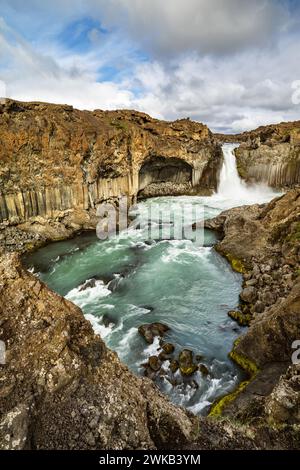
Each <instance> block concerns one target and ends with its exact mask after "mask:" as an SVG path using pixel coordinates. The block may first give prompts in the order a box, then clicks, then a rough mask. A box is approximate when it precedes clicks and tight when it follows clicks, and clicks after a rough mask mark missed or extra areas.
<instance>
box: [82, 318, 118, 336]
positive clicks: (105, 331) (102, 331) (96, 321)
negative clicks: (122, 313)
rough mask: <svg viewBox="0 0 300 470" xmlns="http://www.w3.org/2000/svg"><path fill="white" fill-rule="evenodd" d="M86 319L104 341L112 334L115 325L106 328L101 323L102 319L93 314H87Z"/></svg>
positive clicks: (111, 324)
mask: <svg viewBox="0 0 300 470" xmlns="http://www.w3.org/2000/svg"><path fill="white" fill-rule="evenodd" d="M85 318H86V319H87V320H88V321H89V322H90V323H91V324H92V327H93V330H94V332H95V333H96V334H97V335H100V336H101V338H102V339H104V338H106V337H107V336H109V335H110V334H111V333H112V330H113V327H114V323H110V324H109V325H108V326H104V325H102V324H101V323H100V321H101V318H97V317H96V316H95V315H92V314H91V313H87V314H86V315H85Z"/></svg>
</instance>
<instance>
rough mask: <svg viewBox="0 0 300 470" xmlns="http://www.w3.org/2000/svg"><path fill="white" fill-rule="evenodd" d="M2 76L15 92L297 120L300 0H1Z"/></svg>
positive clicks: (166, 113) (162, 114)
mask: <svg viewBox="0 0 300 470" xmlns="http://www.w3.org/2000/svg"><path fill="white" fill-rule="evenodd" d="M0 80H1V81H2V84H0V92H1V90H2V94H4V92H3V90H4V85H3V82H4V83H5V84H6V93H7V96H9V97H12V98H15V99H19V100H26V101H30V100H38V101H48V102H54V103H69V104H72V105H73V106H75V107H78V108H80V109H95V108H101V109H115V108H134V109H138V110H141V111H145V112H147V113H149V114H151V115H152V116H154V117H158V118H163V119H172V120H173V119H177V118H182V117H187V116H189V117H190V118H192V119H195V120H198V121H202V122H205V123H207V124H208V125H209V127H210V128H211V129H213V130H215V131H225V132H239V131H241V130H245V129H251V128H255V127H257V126H258V125H261V124H267V123H271V122H280V121H283V120H295V119H300V104H297V101H300V100H296V102H295V100H292V96H293V93H295V91H293V88H292V85H293V82H295V81H297V80H298V81H299V83H298V85H299V84H300V1H299V0H251V1H249V0H84V1H82V0H26V1H24V0H0ZM294 86H297V83H296V84H294ZM0 94H1V93H0ZM293 101H294V103H293Z"/></svg>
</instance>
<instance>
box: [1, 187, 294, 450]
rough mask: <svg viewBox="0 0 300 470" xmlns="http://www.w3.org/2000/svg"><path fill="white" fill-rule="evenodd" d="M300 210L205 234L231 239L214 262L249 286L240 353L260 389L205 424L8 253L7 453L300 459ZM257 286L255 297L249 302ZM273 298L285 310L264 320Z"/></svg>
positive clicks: (230, 215) (239, 214)
mask: <svg viewBox="0 0 300 470" xmlns="http://www.w3.org/2000/svg"><path fill="white" fill-rule="evenodd" d="M299 204H300V192H299V191H297V190H293V191H290V192H289V193H288V194H287V195H285V196H283V197H281V198H278V199H277V200H274V201H272V202H271V203H269V204H267V205H264V206H250V207H243V208H236V209H232V210H229V211H226V212H225V213H222V214H221V215H220V216H218V217H216V218H215V219H213V220H210V221H207V222H206V223H205V224H206V226H207V227H208V228H210V229H214V230H218V231H219V232H220V233H221V235H222V240H221V242H219V243H218V245H217V247H216V248H217V250H218V251H219V252H220V253H221V254H222V255H224V256H225V257H226V258H227V259H228V260H229V261H230V262H231V264H232V266H233V268H234V269H236V270H238V271H240V272H242V273H243V274H244V290H243V291H242V293H241V302H242V303H241V305H242V306H244V305H246V306H247V312H248V313H247V314H250V315H251V322H250V328H249V330H248V331H247V332H246V334H245V335H244V336H242V337H241V338H240V339H239V340H238V342H237V343H236V345H235V346H234V348H233V351H232V353H231V357H232V359H233V360H235V361H236V362H237V363H238V364H240V366H241V367H243V368H244V369H245V370H247V371H248V372H249V376H251V380H250V381H249V382H247V383H244V384H242V387H240V388H239V390H237V391H235V392H234V393H233V394H232V395H231V396H227V397H225V398H224V399H221V400H220V401H219V402H218V403H217V404H216V405H215V407H214V408H213V410H212V412H211V417H208V418H196V417H194V416H192V415H191V414H189V413H187V412H186V411H185V410H183V409H180V408H178V407H176V406H174V405H171V404H170V403H169V401H168V399H167V398H165V397H164V396H163V395H162V394H161V393H159V391H158V390H157V388H156V387H155V385H154V384H153V383H152V382H151V381H150V380H149V379H147V378H144V379H141V378H138V377H136V376H134V375H133V374H132V373H131V372H129V371H128V369H127V367H126V366H124V365H122V364H121V363H120V362H119V360H118V358H117V356H116V354H115V353H113V352H111V351H109V350H108V349H107V348H106V347H105V345H104V343H103V342H102V340H101V339H100V338H99V337H97V336H95V334H94V333H93V331H92V328H91V326H90V324H89V323H88V322H87V321H86V320H85V319H84V317H83V314H82V313H81V311H80V309H78V308H77V307H75V306H74V305H72V304H71V303H69V302H67V301H66V300H64V299H63V298H61V297H60V296H58V295H57V294H54V293H53V292H51V291H50V290H49V289H48V288H47V287H46V286H45V285H43V283H41V282H40V281H39V280H37V279H36V278H35V277H34V276H32V275H31V274H30V273H28V272H26V271H25V270H24V269H23V267H22V266H21V264H20V261H19V258H18V255H16V254H9V253H5V254H4V253H3V254H2V255H1V263H0V266H1V276H0V287H1V300H0V311H1V338H3V339H5V340H6V342H7V346H8V363H7V365H6V366H4V367H3V366H2V367H1V369H0V372H1V377H0V380H1V383H2V386H1V391H0V409H1V422H0V442H1V448H4V449H22V448H31V449H38V448H45V449H47V448H65V449H72V448H83V449H96V448H104V449H109V448H111V449H112V448H114V449H117V448H119V449H121V448H128V449H129V448H131V449H133V448H181V449H196V448H253V449H255V448H299V432H298V426H299V385H300V368H299V366H297V365H291V355H292V353H293V350H292V343H293V341H294V340H295V339H297V338H299V337H300V321H299V318H300V282H299V275H298V269H299V238H298V228H299V225H298V224H299ZM245 237H247V240H248V242H247V243H245V242H244V241H245ZM274 259H275V262H274ZM287 266H288V269H287ZM287 271H288V272H287ZM278 273H279V274H283V276H279V275H278ZM266 274H267V276H271V277H272V282H271V280H270V278H269V277H266V276H265V275H266ZM290 274H292V276H290ZM284 276H286V277H284ZM251 280H255V282H251V283H250V284H253V285H250V287H254V286H255V289H256V291H255V296H254V291H253V290H251V291H245V290H246V289H249V281H251ZM270 282H271V286H272V289H271V290H270V289H269V287H270ZM249 292H250V293H252V294H253V295H250V296H249V295H248V294H249ZM267 292H272V294H273V295H274V296H275V297H277V298H276V299H275V297H274V298H273V299H274V301H275V302H273V303H272V304H270V302H268V303H269V305H267V302H266V305H265V309H264V311H263V312H257V299H259V298H263V296H265V295H266V293H267ZM246 294H247V295H246ZM275 294H276V295H275ZM249 379H250V377H249ZM221 416H222V418H221ZM216 417H217V418H218V419H216ZM120 424H122V425H121V426H120ZM174 429H176V438H175V437H174ZM67 430H68V431H67Z"/></svg>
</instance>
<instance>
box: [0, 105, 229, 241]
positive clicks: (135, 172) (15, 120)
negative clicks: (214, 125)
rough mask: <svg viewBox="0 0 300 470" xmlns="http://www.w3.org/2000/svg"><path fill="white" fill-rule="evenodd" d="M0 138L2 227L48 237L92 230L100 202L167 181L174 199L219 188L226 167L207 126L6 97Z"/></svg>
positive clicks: (130, 196)
mask: <svg viewBox="0 0 300 470" xmlns="http://www.w3.org/2000/svg"><path fill="white" fill-rule="evenodd" d="M0 136H1V146H0V164H1V165H0V222H1V221H6V223H7V224H10V225H12V224H13V225H19V224H22V229H24V230H27V231H30V229H31V227H32V225H35V227H34V232H35V233H36V232H40V233H41V235H44V236H45V237H46V238H47V237H48V238H49V239H53V236H51V233H50V235H49V233H48V232H49V231H50V232H51V231H52V232H56V233H58V235H57V238H65V236H66V234H67V232H71V233H72V231H76V230H77V231H78V230H80V229H86V228H89V226H91V225H92V221H93V220H92V219H93V215H94V214H95V208H96V207H97V205H98V204H99V203H100V202H102V201H106V200H115V199H117V198H118V197H119V196H120V195H125V196H127V197H128V200H129V203H131V202H132V200H134V199H135V198H136V197H137V195H138V193H139V191H140V190H144V191H145V195H147V186H149V185H151V184H154V190H153V188H152V190H151V195H153V194H160V191H161V187H162V186H163V185H164V184H165V183H167V186H166V187H167V188H169V194H173V193H174V194H176V193H178V188H179V191H180V185H182V184H183V185H184V190H185V191H187V190H188V189H189V190H190V191H191V192H195V191H196V192H197V191H198V190H199V191H200V190H201V189H204V190H213V189H215V188H216V185H217V180H218V172H219V169H220V166H221V162H222V158H221V150H220V146H219V145H218V144H217V143H215V141H214V139H213V136H212V134H211V132H210V131H209V129H208V128H207V127H206V126H205V125H203V124H200V123H196V122H192V121H190V120H188V119H185V120H184V119H183V120H178V121H175V122H165V121H159V120H157V119H152V118H151V117H150V116H148V115H146V114H143V113H139V112H136V111H126V110H124V111H100V110H96V111H94V112H90V111H79V110H76V109H73V108H72V107H71V106H67V105H52V104H43V103H22V102H16V101H12V100H6V103H5V104H1V105H0ZM175 157H176V158H175ZM155 185H156V186H155ZM178 185H179V186H178ZM177 186H178V188H177ZM155 191H156V193H155ZM187 192H188V191H187ZM53 222H56V226H55V225H54V226H53ZM49 225H50V227H49ZM59 226H60V227H59ZM61 227H62V228H61ZM48 235H49V236H48Z"/></svg>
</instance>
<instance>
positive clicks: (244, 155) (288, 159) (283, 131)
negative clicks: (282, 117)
mask: <svg viewBox="0 0 300 470" xmlns="http://www.w3.org/2000/svg"><path fill="white" fill-rule="evenodd" d="M215 137H216V139H217V140H219V141H220V142H226V141H229V142H239V143H240V147H239V148H238V149H236V151H235V154H236V159H237V166H238V170H239V173H240V176H241V177H242V178H244V179H245V180H247V181H249V182H264V183H266V184H268V185H269V186H273V187H275V188H282V187H294V186H295V185H299V184H300V121H296V122H290V123H289V122H287V123H281V124H274V125H270V126H265V127H259V128H258V129H256V130H254V131H250V132H244V133H243V134H238V135H230V136H226V135H220V134H216V135H215Z"/></svg>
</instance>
